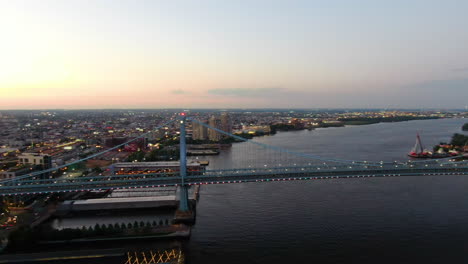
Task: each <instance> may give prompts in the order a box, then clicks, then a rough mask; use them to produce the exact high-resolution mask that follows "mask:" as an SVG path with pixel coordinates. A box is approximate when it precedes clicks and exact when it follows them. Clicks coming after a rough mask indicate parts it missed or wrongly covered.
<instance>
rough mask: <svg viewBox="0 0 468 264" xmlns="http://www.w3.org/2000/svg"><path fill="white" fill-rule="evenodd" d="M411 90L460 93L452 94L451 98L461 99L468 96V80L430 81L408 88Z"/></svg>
mask: <svg viewBox="0 0 468 264" xmlns="http://www.w3.org/2000/svg"><path fill="white" fill-rule="evenodd" d="M408 88H409V89H410V90H415V91H418V92H419V91H426V92H429V91H433V92H444V91H445V92H448V91H450V92H459V93H458V94H450V95H451V96H455V97H459V96H462V95H463V96H465V95H468V79H452V80H430V81H427V82H423V83H419V84H414V85H411V86H408Z"/></svg>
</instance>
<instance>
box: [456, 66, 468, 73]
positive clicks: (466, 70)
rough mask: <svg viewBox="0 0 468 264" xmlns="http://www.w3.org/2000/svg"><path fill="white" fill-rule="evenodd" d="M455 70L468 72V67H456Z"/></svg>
mask: <svg viewBox="0 0 468 264" xmlns="http://www.w3.org/2000/svg"><path fill="white" fill-rule="evenodd" d="M452 71H453V72H468V67H462V68H454V69H452Z"/></svg>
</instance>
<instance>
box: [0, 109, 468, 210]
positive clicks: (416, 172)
mask: <svg viewBox="0 0 468 264" xmlns="http://www.w3.org/2000/svg"><path fill="white" fill-rule="evenodd" d="M188 121H190V122H192V123H198V124H200V125H202V126H205V127H207V129H211V130H214V131H216V132H218V133H221V134H222V135H223V136H225V137H231V138H234V139H235V140H237V141H244V142H246V143H247V144H245V145H246V146H247V147H250V146H253V147H256V148H259V149H262V150H264V151H265V152H266V153H267V155H265V156H267V157H273V159H274V164H278V165H277V166H271V165H267V164H265V165H263V166H261V165H258V164H257V166H249V167H247V168H245V167H244V168H223V169H200V170H187V143H186V123H187V122H188ZM174 122H177V123H178V125H179V128H180V133H179V134H180V136H179V140H180V143H179V149H180V167H179V169H178V170H175V171H171V172H167V171H166V172H158V173H148V174H113V173H112V174H111V175H99V176H83V177H75V178H67V177H59V178H52V179H43V178H41V177H39V175H42V174H44V173H48V172H52V171H54V170H58V169H60V168H65V167H67V166H70V165H73V164H76V163H79V162H83V161H85V160H87V159H91V158H95V157H97V156H99V155H102V154H104V153H106V152H109V151H112V150H114V149H117V148H119V147H122V146H124V145H125V144H128V143H129V142H131V141H134V140H137V139H138V138H143V137H145V136H146V135H147V134H148V133H150V132H148V133H145V134H142V135H141V136H139V137H137V138H134V139H132V140H130V141H129V142H126V143H123V144H120V145H118V146H115V147H113V148H111V149H107V150H105V151H102V152H100V153H96V154H94V155H91V156H89V157H86V158H84V159H80V160H77V161H74V162H72V163H68V164H65V165H62V166H59V167H57V168H52V169H47V170H43V171H39V172H34V173H30V174H27V175H23V176H20V177H16V178H13V179H7V180H3V181H0V195H3V196H11V195H31V194H46V193H67V192H88V191H94V190H99V191H102V190H120V189H141V188H155V187H167V186H177V187H178V188H179V201H180V202H179V210H178V211H179V212H189V211H190V210H191V208H190V205H189V200H188V188H190V186H192V185H205V184H232V183H245V182H255V183H261V182H275V181H294V180H324V179H351V178H372V177H409V176H411V177H421V176H439V175H467V174H468V162H467V161H463V160H462V161H457V162H454V161H452V160H450V159H439V160H427V161H406V162H397V161H393V162H383V161H380V162H371V161H355V160H344V159H336V158H325V157H321V156H317V155H313V154H308V153H303V152H297V151H294V150H289V149H287V148H284V147H279V146H271V145H267V144H264V143H261V142H258V141H254V140H250V139H246V138H242V137H240V136H238V135H234V134H231V133H228V132H225V131H222V130H220V129H219V128H216V127H212V126H209V125H208V124H205V123H204V122H201V121H199V120H196V119H194V118H189V117H187V116H186V115H185V113H182V114H181V115H179V116H178V117H177V118H175V119H173V120H170V121H168V122H166V123H164V124H162V125H160V126H158V127H157V128H155V129H156V130H157V129H161V128H163V127H165V126H167V125H169V124H172V123H174ZM451 159H453V157H452V158H451ZM251 160H252V161H253V162H254V161H255V157H253V158H252V159H251ZM272 163H273V162H272ZM272 163H270V164H272ZM279 164H283V165H279Z"/></svg>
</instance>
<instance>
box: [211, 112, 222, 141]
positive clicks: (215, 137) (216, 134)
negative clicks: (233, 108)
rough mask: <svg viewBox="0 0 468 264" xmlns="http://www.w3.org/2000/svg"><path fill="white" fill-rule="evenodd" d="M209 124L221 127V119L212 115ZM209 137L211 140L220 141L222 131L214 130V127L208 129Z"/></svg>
mask: <svg viewBox="0 0 468 264" xmlns="http://www.w3.org/2000/svg"><path fill="white" fill-rule="evenodd" d="M208 124H209V125H210V126H211V127H214V128H217V129H221V121H220V120H219V119H218V118H216V116H214V115H213V116H211V117H210V120H209V121H208ZM208 139H209V140H211V141H220V140H221V133H219V132H217V131H215V130H213V129H208Z"/></svg>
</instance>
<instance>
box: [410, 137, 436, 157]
mask: <svg viewBox="0 0 468 264" xmlns="http://www.w3.org/2000/svg"><path fill="white" fill-rule="evenodd" d="M408 156H410V157H412V158H419V159H429V158H432V153H431V152H429V151H427V150H425V149H424V148H423V145H422V143H421V138H420V137H419V133H417V134H416V143H415V144H414V147H413V149H412V150H411V151H410V153H408Z"/></svg>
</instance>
